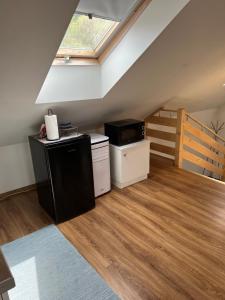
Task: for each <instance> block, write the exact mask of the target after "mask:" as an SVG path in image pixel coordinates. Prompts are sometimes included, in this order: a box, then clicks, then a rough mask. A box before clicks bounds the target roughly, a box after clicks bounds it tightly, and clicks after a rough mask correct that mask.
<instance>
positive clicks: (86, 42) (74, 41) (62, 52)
mask: <svg viewBox="0 0 225 300" xmlns="http://www.w3.org/2000/svg"><path fill="white" fill-rule="evenodd" d="M118 24H119V23H117V22H114V21H110V20H105V19H101V18H95V17H93V18H91V19H90V18H89V17H88V16H86V15H80V14H74V15H73V17H72V20H71V22H70V25H69V27H68V29H67V31H66V34H65V36H64V38H63V40H62V43H61V45H60V47H59V50H58V53H57V56H58V57H64V56H71V57H74V56H85V57H96V56H97V55H98V51H99V50H100V48H101V47H102V46H103V44H104V43H105V41H106V40H107V39H108V38H109V37H110V36H111V34H112V33H113V31H114V30H115V28H116V27H117V25H118Z"/></svg>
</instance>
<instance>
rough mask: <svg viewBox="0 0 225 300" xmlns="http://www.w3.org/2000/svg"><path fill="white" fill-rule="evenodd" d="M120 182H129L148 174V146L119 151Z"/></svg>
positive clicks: (143, 145)
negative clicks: (120, 164) (120, 163)
mask: <svg viewBox="0 0 225 300" xmlns="http://www.w3.org/2000/svg"><path fill="white" fill-rule="evenodd" d="M121 161H122V166H121V173H122V182H129V181H132V180H134V179H136V178H139V177H142V176H145V175H146V174H148V173H149V144H142V145H141V146H135V147H131V148H128V149H127V150H126V149H123V150H122V151H121Z"/></svg>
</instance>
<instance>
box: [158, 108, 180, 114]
mask: <svg viewBox="0 0 225 300" xmlns="http://www.w3.org/2000/svg"><path fill="white" fill-rule="evenodd" d="M161 111H168V112H174V113H177V110H175V109H168V108H161Z"/></svg>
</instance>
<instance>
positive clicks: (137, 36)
mask: <svg viewBox="0 0 225 300" xmlns="http://www.w3.org/2000/svg"><path fill="white" fill-rule="evenodd" d="M189 1H190V0H170V1H165V0H152V1H151V3H150V4H149V6H148V7H147V8H146V9H145V10H144V12H143V13H142V15H141V17H140V18H139V19H138V20H137V21H136V23H135V24H134V26H132V28H131V29H130V30H129V32H128V33H127V34H126V35H125V37H124V38H123V40H122V41H121V42H120V43H119V45H117V47H116V48H115V49H114V50H113V51H112V53H111V54H110V55H109V56H108V57H107V59H106V61H104V63H103V65H102V67H101V78H102V95H103V96H104V95H106V94H107V93H108V92H109V90H110V89H111V88H112V87H113V86H114V85H115V84H116V82H118V81H119V79H120V78H121V77H122V76H123V75H124V74H125V73H126V72H127V71H128V70H129V68H130V67H131V66H132V65H133V64H134V63H135V62H136V61H137V59H138V58H139V57H140V56H141V55H142V54H143V53H144V52H145V51H146V49H147V48H148V47H149V46H150V45H151V44H152V43H153V42H154V40H155V39H156V38H157V37H158V36H159V35H160V34H161V32H162V31H163V30H164V29H165V28H166V27H167V25H168V24H169V23H170V22H171V21H172V20H173V19H174V18H175V16H176V15H177V14H178V13H179V12H180V11H181V10H182V9H183V8H184V6H185V5H186V4H187V3H188V2H189Z"/></svg>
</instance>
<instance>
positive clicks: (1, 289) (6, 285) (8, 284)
mask: <svg viewBox="0 0 225 300" xmlns="http://www.w3.org/2000/svg"><path fill="white" fill-rule="evenodd" d="M14 287H15V281H14V278H13V276H12V274H11V272H10V270H9V267H8V265H7V263H6V261H5V258H4V256H3V254H2V251H1V250H0V294H4V293H6V292H7V291H8V290H10V289H12V288H14Z"/></svg>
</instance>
